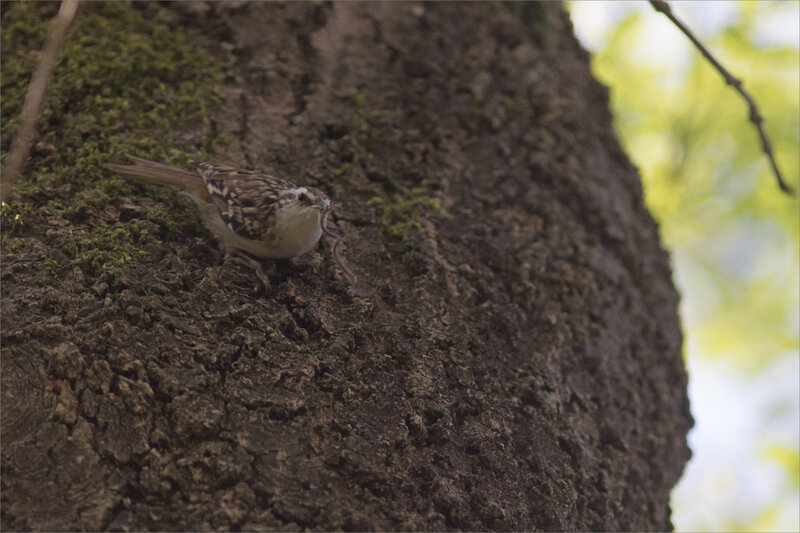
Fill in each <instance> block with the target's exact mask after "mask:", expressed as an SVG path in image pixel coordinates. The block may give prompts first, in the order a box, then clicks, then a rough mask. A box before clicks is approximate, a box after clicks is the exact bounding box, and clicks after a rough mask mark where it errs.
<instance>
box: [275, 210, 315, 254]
mask: <svg viewBox="0 0 800 533" xmlns="http://www.w3.org/2000/svg"><path fill="white" fill-rule="evenodd" d="M321 216H322V213H321V212H320V210H319V209H315V208H313V207H302V208H300V209H292V210H284V209H281V210H279V211H278V213H277V214H276V224H277V231H276V232H275V242H274V244H273V245H272V246H270V255H268V256H265V257H273V258H278V259H288V258H289V257H296V256H298V255H302V254H304V253H306V252H307V251H309V250H310V249H311V248H313V247H314V245H315V244H317V241H318V240H319V238H320V237H321V236H322V228H321V227H320V217H321Z"/></svg>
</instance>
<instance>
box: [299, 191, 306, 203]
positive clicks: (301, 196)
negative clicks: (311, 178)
mask: <svg viewBox="0 0 800 533" xmlns="http://www.w3.org/2000/svg"><path fill="white" fill-rule="evenodd" d="M307 198H308V196H306V193H304V192H301V193H300V194H298V195H297V199H298V200H300V201H301V202H305V201H306V199H307Z"/></svg>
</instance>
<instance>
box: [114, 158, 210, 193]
mask: <svg viewBox="0 0 800 533" xmlns="http://www.w3.org/2000/svg"><path fill="white" fill-rule="evenodd" d="M128 158H130V159H131V161H133V165H116V164H114V163H106V164H105V165H103V167H104V168H107V169H108V170H113V171H114V172H118V173H120V174H122V175H123V176H125V177H127V178H129V179H132V180H135V181H138V182H140V183H154V184H156V185H171V186H173V187H178V188H181V189H184V190H187V191H190V192H192V191H194V190H195V189H201V190H202V189H205V185H204V183H203V180H202V178H201V177H200V175H199V174H197V173H195V172H189V171H187V170H181V169H179V168H175V167H171V166H169V165H165V164H163V163H156V162H155V161H150V160H147V159H142V158H141V157H134V156H132V155H128Z"/></svg>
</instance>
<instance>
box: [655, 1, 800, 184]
mask: <svg viewBox="0 0 800 533" xmlns="http://www.w3.org/2000/svg"><path fill="white" fill-rule="evenodd" d="M650 4H651V5H652V6H653V9H655V10H656V11H658V12H659V13H663V14H664V15H666V16H667V18H669V19H670V20H671V21H672V23H673V24H675V25H676V26H677V27H678V29H679V30H681V31H682V32H683V33H684V35H686V36H687V37H688V38H689V40H690V41H692V42H693V43H694V45H695V46H696V47H697V49H698V50H700V53H701V54H703V56H704V57H705V58H706V59H707V60H708V61H709V63H711V64H712V65H714V68H716V69H717V70H718V71H719V73H720V74H722V77H723V78H725V82H726V83H727V84H728V85H732V86H733V88H734V89H736V90H737V91H738V92H739V94H741V95H742V97H743V98H744V99H745V100H746V101H747V105H748V106H749V107H750V122H752V123H753V124H754V125H755V126H756V129H757V130H758V135H759V136H760V137H761V147H762V149H763V150H764V153H765V154H767V158H768V159H769V163H770V165H771V166H772V171H773V172H774V173H775V177H776V178H777V179H778V186H779V187H780V188H781V190H782V191H783V192H785V193H786V194H788V195H793V194H794V189H792V187H790V186H789V185H788V184H787V183H786V182H785V181H783V176H782V175H781V171H780V170H779V169H778V163H777V162H776V161H775V155H774V154H773V152H772V144H771V143H770V142H769V139H768V138H767V132H765V131H764V118H763V117H762V116H761V113H759V111H758V106H757V105H756V102H755V100H753V97H752V96H750V94H749V93H748V92H747V91H745V90H744V87H743V86H742V82H741V80H739V79H738V78H736V77H734V76H733V75H732V74H731V73H730V72H728V70H727V69H726V68H725V67H723V66H722V65H721V64H720V62H719V61H717V60H716V58H715V57H714V56H713V55H711V52H709V51H708V49H707V48H706V47H705V46H703V43H701V42H700V41H699V40H698V39H697V37H695V35H694V34H693V33H692V31H691V30H690V29H689V28H688V27H686V25H685V24H684V23H683V22H681V20H680V19H678V17H676V16H675V14H674V13H673V12H672V9H671V8H670V7H669V4H668V3H667V2H665V1H664V0H650Z"/></svg>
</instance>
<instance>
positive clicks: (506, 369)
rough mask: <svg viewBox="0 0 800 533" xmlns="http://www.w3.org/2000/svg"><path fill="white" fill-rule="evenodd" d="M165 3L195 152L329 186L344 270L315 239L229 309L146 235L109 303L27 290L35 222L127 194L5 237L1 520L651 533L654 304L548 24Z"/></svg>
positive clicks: (643, 257)
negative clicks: (203, 53)
mask: <svg viewBox="0 0 800 533" xmlns="http://www.w3.org/2000/svg"><path fill="white" fill-rule="evenodd" d="M82 9H84V8H82ZM85 9H91V8H85ZM172 9H174V10H175V11H174V14H175V17H174V19H173V20H172V21H171V23H172V24H173V25H174V26H175V31H178V30H179V29H180V27H191V28H195V29H200V30H202V31H203V32H204V33H205V34H206V37H207V41H203V42H202V43H199V44H203V43H205V44H204V46H208V43H216V45H215V47H214V48H213V50H212V49H211V48H209V53H212V54H214V55H215V56H216V57H219V58H220V59H221V60H222V61H227V67H226V70H225V73H224V78H223V79H224V90H225V93H226V96H227V103H226V104H224V105H222V106H221V107H220V108H218V109H216V110H213V111H212V112H211V117H212V128H213V129H215V131H219V132H227V133H230V134H232V135H233V136H234V138H235V142H234V143H233V145H232V146H231V147H230V148H229V149H227V150H225V151H221V152H220V153H219V154H218V155H219V158H218V160H220V161H224V160H227V161H233V162H237V163H246V164H250V165H253V166H260V167H266V168H268V169H269V170H271V171H272V172H273V173H275V174H278V175H280V176H283V177H286V178H289V179H292V180H293V181H296V182H300V183H307V184H311V185H315V186H319V187H320V188H322V189H324V190H327V191H328V192H329V193H330V194H331V196H332V197H333V198H334V199H335V200H337V201H339V202H341V203H342V204H343V205H344V210H343V212H342V213H341V214H339V215H337V216H336V217H335V218H336V220H335V221H334V222H335V225H336V226H337V229H338V231H339V232H341V233H342V234H343V235H344V237H345V244H346V246H345V247H344V250H343V252H344V254H345V257H346V258H347V260H348V262H349V264H350V265H351V266H352V267H353V269H354V270H355V271H356V272H357V274H358V275H359V278H360V279H359V282H358V284H356V285H355V286H351V285H350V284H348V283H347V282H346V280H345V278H344V277H343V276H342V275H341V273H340V272H338V271H337V269H336V266H335V264H334V263H333V261H331V260H330V255H329V252H330V243H323V244H322V245H321V246H320V249H319V250H318V252H316V253H315V254H312V258H311V259H310V260H305V261H295V262H294V263H281V264H279V265H278V266H277V268H276V269H275V270H274V271H273V273H272V280H273V285H272V287H271V288H270V289H268V290H266V291H265V292H263V293H261V294H257V295H254V294H253V292H252V286H253V285H255V284H256V279H255V277H254V276H253V274H252V273H251V272H249V271H247V270H246V269H244V268H240V267H238V266H236V265H231V264H225V265H223V264H221V262H220V257H219V255H218V254H217V253H216V251H215V247H214V243H213V241H211V237H210V236H209V235H207V234H205V233H200V232H194V233H192V232H189V233H188V234H184V233H181V232H177V233H169V232H164V231H161V232H160V233H159V232H157V231H154V232H153V233H154V234H156V235H160V236H161V237H160V238H159V239H158V240H157V241H155V242H152V243H150V244H148V246H147V251H148V252H149V253H148V254H147V255H146V256H145V257H142V258H140V259H137V260H136V261H133V262H130V263H127V264H126V265H124V266H123V267H120V268H119V269H118V270H117V272H118V274H119V273H121V274H120V275H119V276H118V278H117V282H116V283H115V284H114V285H113V286H111V287H109V286H108V284H107V283H103V282H102V281H100V282H98V279H93V278H92V276H90V275H87V274H86V273H85V272H82V271H81V268H79V267H75V268H72V267H69V268H67V269H65V270H63V273H62V275H61V277H60V278H59V279H54V278H53V276H51V275H49V274H48V270H47V268H46V261H45V260H46V258H48V257H52V254H53V253H56V252H54V251H53V250H52V247H53V246H54V244H53V243H54V242H56V238H55V236H54V235H55V234H52V233H51V231H54V232H66V231H72V230H75V231H78V230H79V229H80V228H81V227H85V226H87V225H91V224H106V225H109V226H112V225H115V224H120V223H128V222H130V221H135V220H137V216H138V215H137V214H138V213H139V211H138V209H140V208H139V207H138V206H139V205H151V203H152V202H153V200H152V199H150V198H148V197H147V194H146V192H142V194H141V196H132V197H129V198H111V199H109V204H108V206H107V208H106V209H105V210H102V212H101V211H99V210H98V212H90V213H88V215H87V213H85V212H84V213H81V214H78V215H75V216H72V217H71V218H70V217H67V218H66V219H65V218H62V219H61V220H66V223H63V224H61V225H60V226H58V227H52V228H48V227H47V225H46V224H44V223H42V222H41V220H40V224H39V226H37V224H36V219H35V216H36V215H31V216H32V217H33V218H32V220H33V221H32V222H30V223H29V224H28V226H27V229H26V230H23V233H22V235H23V236H24V237H25V238H26V239H28V240H29V241H30V242H31V243H32V245H31V247H30V248H28V249H27V250H25V251H23V252H19V251H11V250H8V249H6V248H4V250H3V256H2V259H3V294H2V298H3V299H2V321H3V323H2V335H3V337H2V341H3V347H2V444H3V446H2V469H3V470H2V474H3V476H2V529H3V530H7V531H10V530H24V529H34V530H73V529H112V530H120V529H122V530H141V529H159V530H177V529H188V530H207V529H222V530H227V529H234V530H253V529H277V530H296V529H298V530H299V529H305V528H309V529H347V530H372V529H377V530H386V529H393V530H398V529H399V530H444V529H462V530H487V529H488V530H509V529H513V530H664V529H670V528H671V523H670V510H669V492H670V489H671V487H672V486H673V485H674V483H675V482H676V481H677V479H678V477H679V476H680V474H681V471H682V469H683V465H684V463H685V461H686V460H687V459H688V457H689V450H688V448H687V445H686V439H685V436H686V432H687V431H688V429H689V427H690V425H691V417H690V414H689V409H688V401H687V395H686V374H685V371H684V367H683V360H682V355H681V343H682V339H681V331H680V325H679V321H678V317H677V306H678V295H677V293H676V291H675V289H674V287H673V285H672V282H671V274H670V267H669V260H668V257H667V254H666V253H664V251H663V250H662V249H661V247H660V245H659V240H658V233H657V228H656V225H655V223H654V221H653V220H652V219H651V217H650V215H649V214H648V212H647V211H646V209H645V207H644V205H643V200H642V192H641V185H640V182H639V178H638V176H637V173H636V170H635V169H634V168H633V166H632V165H631V164H630V162H629V161H628V159H627V157H626V156H625V154H624V153H623V152H622V151H621V149H620V147H619V145H618V143H617V141H616V140H615V138H614V135H613V133H612V128H611V118H610V116H609V113H608V109H607V107H608V101H607V91H606V90H605V89H604V88H603V87H601V86H600V85H599V84H598V83H597V82H595V81H594V80H593V79H592V77H591V75H590V72H589V67H588V57H587V54H586V53H585V52H584V51H583V50H582V49H581V48H580V47H579V45H578V44H577V42H576V41H575V39H574V37H573V36H572V29H571V25H570V22H569V19H568V17H567V15H566V14H565V12H564V11H563V8H562V7H561V6H560V5H557V4H551V3H546V4H538V3H537V4H524V5H522V4H512V5H509V6H504V5H502V4H498V3H492V4H476V3H471V4H458V5H455V4H430V3H425V4H411V3H369V4H362V3H333V4H304V3H293V4H288V5H281V4H272V3H267V4H262V3H258V4H244V5H228V6H226V7H224V8H222V7H220V6H216V7H212V8H210V9H207V6H203V5H201V6H200V7H197V6H195V7H192V6H189V7H184V8H183V9H182V10H181V9H180V6H172ZM78 16H79V17H80V16H81V14H80V13H79V15H78ZM130 134H131V135H136V134H137V132H130ZM187 135H188V137H187V139H189V142H191V135H192V132H191V131H189V132H188V133H187ZM148 202H150V203H148ZM186 216H187V217H191V214H190V212H189V211H188V210H187V215H186ZM42 220H44V219H42ZM36 228H39V229H38V230H37V229H36ZM25 231H27V233H25ZM120 278H121V281H120Z"/></svg>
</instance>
